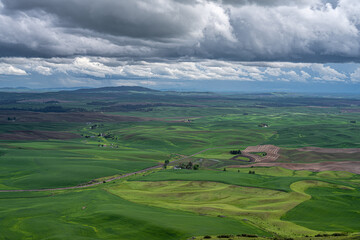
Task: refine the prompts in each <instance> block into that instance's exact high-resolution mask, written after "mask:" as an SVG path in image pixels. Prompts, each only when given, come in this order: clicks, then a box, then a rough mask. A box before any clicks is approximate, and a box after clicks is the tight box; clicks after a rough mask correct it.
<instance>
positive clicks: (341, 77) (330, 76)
mask: <svg viewBox="0 0 360 240" xmlns="http://www.w3.org/2000/svg"><path fill="white" fill-rule="evenodd" d="M311 69H312V70H313V71H315V72H317V73H318V74H319V75H320V78H319V79H321V80H325V81H335V82H341V81H345V79H346V78H347V76H346V75H345V74H343V73H339V72H338V71H336V70H335V69H333V68H331V67H330V66H324V64H312V65H311Z"/></svg>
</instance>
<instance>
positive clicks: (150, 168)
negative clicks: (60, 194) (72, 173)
mask: <svg viewBox="0 0 360 240" xmlns="http://www.w3.org/2000/svg"><path fill="white" fill-rule="evenodd" d="M218 148H227V147H215V148H207V149H204V150H202V151H200V152H197V153H194V154H192V155H190V156H185V157H183V158H180V159H177V160H175V161H172V162H177V161H181V160H184V159H187V158H190V157H193V156H195V155H198V154H200V153H203V152H206V151H209V150H213V149H218ZM162 166H163V164H158V165H156V166H153V167H149V168H145V169H143V170H139V171H136V172H131V173H126V174H124V175H121V176H118V177H113V178H109V179H107V180H105V182H111V181H114V180H116V179H121V178H126V177H129V176H132V175H135V174H138V173H143V172H146V171H149V170H152V169H156V168H159V167H162ZM103 183H104V182H103V181H101V182H96V183H91V184H85V185H78V186H73V187H63V188H47V189H16V190H0V193H4V192H46V191H60V190H70V189H79V188H86V187H92V186H96V185H99V184H103Z"/></svg>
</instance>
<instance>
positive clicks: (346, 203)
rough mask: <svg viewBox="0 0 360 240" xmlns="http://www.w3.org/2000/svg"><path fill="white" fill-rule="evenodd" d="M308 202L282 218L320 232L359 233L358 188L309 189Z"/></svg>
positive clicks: (359, 208) (307, 192) (359, 207)
mask: <svg viewBox="0 0 360 240" xmlns="http://www.w3.org/2000/svg"><path fill="white" fill-rule="evenodd" d="M305 193H306V194H309V195H311V199H310V200H308V201H306V202H304V203H302V204H300V205H299V206H297V207H295V208H294V209H292V210H290V211H289V212H287V213H286V214H285V216H284V217H283V218H282V219H283V220H287V221H292V222H294V223H296V224H298V225H301V226H304V227H307V228H311V229H315V230H319V231H346V232H354V231H359V230H360V228H359V222H358V220H359V218H360V216H359V213H360V202H359V199H360V193H359V189H346V188H341V189H339V188H325V187H323V188H309V189H307V190H306V191H305Z"/></svg>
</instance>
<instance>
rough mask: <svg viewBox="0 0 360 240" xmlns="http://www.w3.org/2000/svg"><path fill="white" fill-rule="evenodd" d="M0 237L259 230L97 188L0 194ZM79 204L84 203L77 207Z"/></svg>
mask: <svg viewBox="0 0 360 240" xmlns="http://www.w3.org/2000/svg"><path fill="white" fill-rule="evenodd" d="M0 203H1V204H0V215H1V216H2V221H1V225H0V232H1V234H0V239H1V240H3V239H28V238H31V239H47V238H51V239H183V238H186V237H190V236H193V235H205V234H222V233H233V234H235V233H239V232H241V231H246V232H249V233H257V234H262V233H263V232H262V231H261V230H257V229H256V228H254V227H252V226H249V225H246V224H243V225H241V224H239V223H238V222H237V221H235V220H232V219H223V218H217V217H209V216H199V215H196V214H192V213H187V212H183V211H179V210H169V209H164V208H157V207H150V206H146V205H140V204H136V203H131V202H128V201H126V200H123V199H122V198H119V197H117V196H115V195H112V194H110V193H107V192H105V191H103V190H96V189H93V190H82V191H72V192H64V193H58V194H56V195H49V194H45V193H43V194H33V193H11V194H5V193H1V194H0ZM83 207H86V208H85V209H83Z"/></svg>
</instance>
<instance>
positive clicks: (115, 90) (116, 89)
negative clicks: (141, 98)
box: [74, 86, 158, 93]
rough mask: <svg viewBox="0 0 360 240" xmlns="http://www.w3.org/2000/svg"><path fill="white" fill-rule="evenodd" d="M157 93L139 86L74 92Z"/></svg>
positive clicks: (88, 89)
mask: <svg viewBox="0 0 360 240" xmlns="http://www.w3.org/2000/svg"><path fill="white" fill-rule="evenodd" d="M130 91H133V92H158V91H157V90H154V89H150V88H145V87H139V86H119V87H102V88H87V89H77V90H75V91H74V92H81V93H92V92H130Z"/></svg>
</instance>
